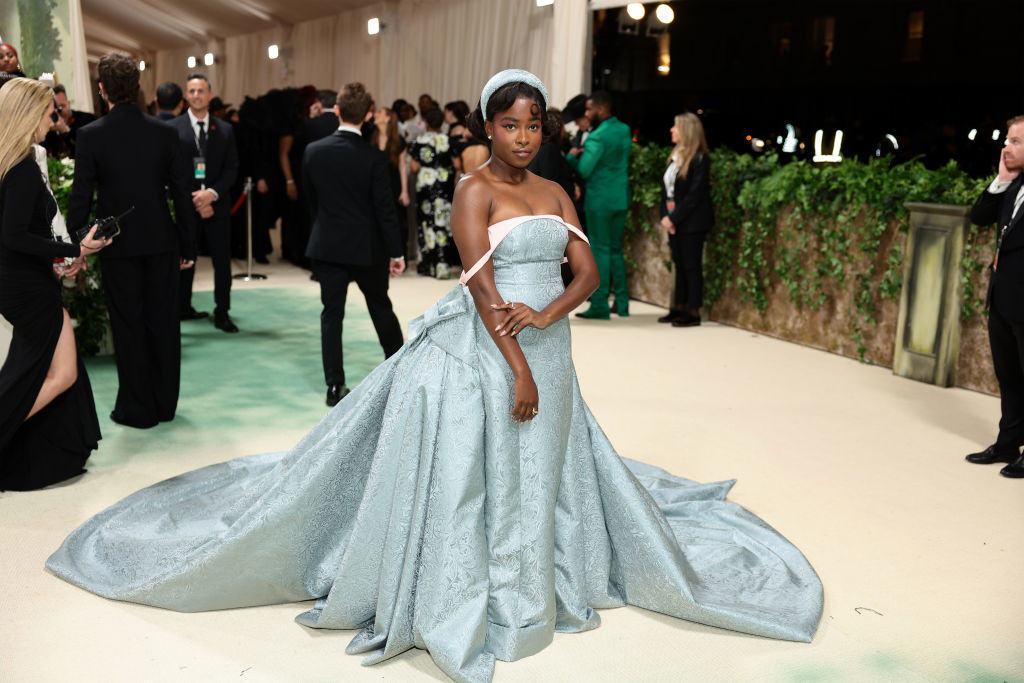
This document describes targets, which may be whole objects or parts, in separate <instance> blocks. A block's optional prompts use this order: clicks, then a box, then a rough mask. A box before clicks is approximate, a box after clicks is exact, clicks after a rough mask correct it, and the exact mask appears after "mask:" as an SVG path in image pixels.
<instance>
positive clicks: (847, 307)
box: [624, 210, 999, 395]
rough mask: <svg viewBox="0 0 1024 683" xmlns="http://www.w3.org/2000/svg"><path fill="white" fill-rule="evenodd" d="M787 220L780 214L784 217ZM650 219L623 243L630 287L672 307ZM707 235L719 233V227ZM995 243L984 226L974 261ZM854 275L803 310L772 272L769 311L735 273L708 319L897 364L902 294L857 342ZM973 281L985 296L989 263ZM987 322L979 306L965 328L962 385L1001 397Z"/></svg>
mask: <svg viewBox="0 0 1024 683" xmlns="http://www.w3.org/2000/svg"><path fill="white" fill-rule="evenodd" d="M641 214H642V212H641V211H640V210H636V211H635V212H634V220H636V219H637V217H638V216H640V215H641ZM783 218H784V217H782V216H780V223H781V221H782V220H783ZM646 220H647V221H649V223H650V225H651V227H652V228H655V229H656V231H651V232H645V231H643V230H637V229H635V230H632V231H630V233H629V234H628V235H627V237H626V241H625V245H624V251H625V254H626V261H627V267H628V275H629V292H630V296H631V297H632V298H634V299H639V300H640V301H645V302H647V303H651V304H654V305H656V306H662V307H665V308H668V306H669V302H670V301H671V293H672V285H673V281H674V276H673V273H672V271H671V270H670V269H669V268H667V267H666V265H665V264H666V263H671V254H670V253H669V249H668V237H667V235H666V233H665V231H664V230H662V229H661V228H660V226H658V215H657V210H651V211H650V212H647V213H646ZM900 227H901V226H900V225H899V223H898V222H895V221H894V222H893V223H891V224H890V225H889V229H888V230H887V231H886V233H885V235H884V236H883V238H882V242H881V247H880V248H879V250H878V256H877V257H876V262H875V271H876V273H882V272H884V270H885V265H884V261H885V259H886V258H887V256H888V254H889V249H890V247H891V246H892V245H894V244H899V245H900V246H901V247H902V246H905V244H906V233H905V232H903V231H901V230H900ZM783 234H784V231H781V230H780V231H779V232H778V233H776V239H784V238H782V237H780V235H783ZM708 239H709V240H713V239H714V232H712V233H711V235H710V236H709V238H708ZM992 242H993V236H992V232H991V230H990V229H985V230H981V231H979V233H978V234H977V235H976V236H975V237H974V239H973V240H971V246H972V253H971V257H972V260H974V261H975V262H978V263H983V264H987V263H989V262H990V261H991V259H992ZM772 246H774V244H773V245H772ZM850 249H851V251H852V250H854V249H857V245H856V244H851V245H850ZM809 258H813V256H810V257H809ZM772 263H773V258H772V257H771V255H769V257H768V264H769V271H770V267H771V265H772ZM805 265H807V264H805ZM734 268H735V264H734ZM854 275H855V273H852V272H850V269H847V272H846V277H845V279H844V282H843V284H842V285H836V283H835V282H834V281H831V280H827V281H826V282H825V283H824V284H823V288H824V294H825V301H824V303H823V304H822V305H821V307H819V308H818V309H817V310H810V309H808V308H806V307H803V308H802V307H800V306H798V305H797V304H795V303H794V302H793V301H792V300H791V298H790V293H789V290H788V288H787V287H785V286H783V285H782V284H780V282H779V281H778V279H777V278H775V277H774V276H773V277H772V279H771V282H770V284H769V287H768V290H767V298H768V307H767V308H766V309H765V311H764V313H761V312H759V311H758V310H757V309H756V308H755V307H754V305H753V304H752V303H751V302H750V301H749V300H746V301H745V300H744V297H743V295H742V293H741V292H739V291H738V290H737V289H736V286H735V277H733V278H731V283H730V285H729V286H728V287H727V288H726V291H725V293H724V294H723V296H722V297H721V298H720V299H719V300H718V301H716V302H715V303H714V305H713V306H712V307H711V310H710V312H709V314H708V317H709V318H710V319H711V320H714V321H716V322H720V323H723V324H726V325H733V326H736V327H742V328H744V329H748V330H751V331H754V332H758V333H761V334H767V335H769V336H772V337H777V338H779V339H784V340H786V341H791V342H796V343H798V344H804V345H806V346H811V347H813V348H816V349H821V350H823V351H828V352H830V353H837V354H840V355H842V356H846V357H848V358H859V357H860V348H859V347H860V345H863V347H864V348H863V354H864V356H863V359H864V361H865V362H868V363H872V364H874V365H881V366H883V367H888V368H891V367H892V359H893V346H894V343H895V340H896V321H897V318H898V316H899V300H898V298H897V299H891V300H890V299H881V300H877V301H876V309H875V313H874V318H875V321H876V322H875V324H874V325H870V324H868V325H864V324H863V323H861V335H862V337H861V339H860V340H859V343H858V340H856V339H855V338H854V336H853V332H854V329H855V325H856V324H858V323H860V319H859V316H858V314H857V312H856V309H855V307H854V305H853V296H854V286H855V280H856V278H855V277H854ZM880 277H881V275H876V276H875V278H876V280H877V279H879V278H880ZM970 279H971V284H972V286H973V287H974V291H975V292H976V293H977V294H976V296H983V293H984V292H985V289H986V287H987V286H988V271H987V269H983V270H982V272H981V273H971V274H970ZM986 325H987V318H986V316H985V314H984V312H982V311H978V312H977V313H975V314H974V315H972V316H971V317H970V318H969V319H968V320H967V321H966V323H964V324H963V326H962V328H961V341H960V355H959V361H958V365H957V380H956V386H958V387H962V388H965V389H972V390H975V391H981V392H984V393H988V394H992V395H998V393H999V387H998V385H997V384H996V381H995V375H994V373H993V370H992V355H991V352H990V351H989V346H988V331H987V328H986Z"/></svg>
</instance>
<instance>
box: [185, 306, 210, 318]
mask: <svg viewBox="0 0 1024 683" xmlns="http://www.w3.org/2000/svg"><path fill="white" fill-rule="evenodd" d="M208 315H210V314H209V313H207V312H206V311H197V310H196V309H194V308H189V309H188V310H187V311H185V312H184V313H182V314H181V315H179V316H178V318H179V319H180V320H199V319H201V318H205V317H206V316H208Z"/></svg>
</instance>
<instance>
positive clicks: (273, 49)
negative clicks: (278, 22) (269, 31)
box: [267, 45, 280, 59]
mask: <svg viewBox="0 0 1024 683" xmlns="http://www.w3.org/2000/svg"><path fill="white" fill-rule="evenodd" d="M278 55H280V50H279V49H278V47H277V45H271V46H270V47H268V48H267V57H268V58H269V59H277V58H278Z"/></svg>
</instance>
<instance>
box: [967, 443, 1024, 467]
mask: <svg viewBox="0 0 1024 683" xmlns="http://www.w3.org/2000/svg"><path fill="white" fill-rule="evenodd" d="M1019 456H1020V453H1019V452H1018V451H1017V449H1016V448H1008V449H1006V450H997V449H996V445H995V444H992V445H991V446H989V447H988V448H986V449H985V450H983V451H982V452H981V453H971V454H970V455H968V456H967V458H966V460H967V462H973V463H974V464H975V465H991V464H992V463H994V462H1005V463H1011V462H1013V461H1014V460H1018V459H1019Z"/></svg>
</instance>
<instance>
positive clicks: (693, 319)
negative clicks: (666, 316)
mask: <svg viewBox="0 0 1024 683" xmlns="http://www.w3.org/2000/svg"><path fill="white" fill-rule="evenodd" d="M697 325H700V316H699V315H694V314H693V313H690V312H689V311H683V312H682V313H680V314H679V319H678V320H673V321H672V327H697Z"/></svg>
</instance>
